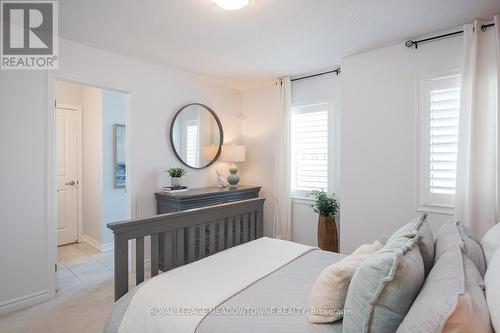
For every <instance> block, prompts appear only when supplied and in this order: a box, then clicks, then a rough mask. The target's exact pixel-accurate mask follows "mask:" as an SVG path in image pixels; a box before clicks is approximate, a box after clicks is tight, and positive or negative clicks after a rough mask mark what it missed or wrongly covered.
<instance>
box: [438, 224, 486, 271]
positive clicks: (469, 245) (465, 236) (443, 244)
mask: <svg viewBox="0 0 500 333" xmlns="http://www.w3.org/2000/svg"><path fill="white" fill-rule="evenodd" d="M456 246H458V247H460V249H461V250H462V252H463V253H464V254H465V255H466V256H467V257H469V259H470V260H472V262H473V263H474V264H475V265H476V266H477V269H478V270H479V272H480V273H481V276H484V273H485V272H486V261H485V260H484V253H483V248H482V247H481V244H479V242H478V241H477V240H476V239H475V238H474V237H473V236H472V232H471V231H470V230H469V228H467V227H466V226H464V225H463V224H462V223H461V222H456V223H448V224H445V225H443V226H442V227H441V229H439V232H438V236H437V237H436V243H435V251H434V252H435V256H434V257H435V258H434V262H436V261H437V260H438V259H439V257H440V256H441V255H442V254H443V253H445V252H446V251H447V250H449V249H454V248H455V247H456Z"/></svg>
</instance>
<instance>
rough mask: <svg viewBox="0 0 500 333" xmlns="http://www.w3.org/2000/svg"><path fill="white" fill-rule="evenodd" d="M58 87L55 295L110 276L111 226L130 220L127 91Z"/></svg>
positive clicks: (67, 84)
mask: <svg viewBox="0 0 500 333" xmlns="http://www.w3.org/2000/svg"><path fill="white" fill-rule="evenodd" d="M55 85H56V89H55V94H56V109H55V111H56V163H55V166H56V168H55V169H56V183H57V196H56V198H57V211H56V213H57V217H56V218H57V245H58V261H57V283H56V290H57V293H61V292H66V291H69V290H73V289H75V288H80V287H84V286H86V285H88V284H89V283H96V282H100V281H102V280H104V279H107V278H110V277H112V275H113V233H112V232H111V230H109V229H107V227H106V225H107V224H108V223H110V222H116V221H121V220H126V219H129V218H130V198H129V194H128V191H127V184H128V181H129V179H128V174H129V173H128V170H127V162H128V157H127V152H128V146H129V141H128V138H127V125H128V124H127V101H128V96H127V94H126V93H123V92H120V91H115V90H111V89H104V88H97V87H93V86H88V85H82V84H78V83H72V82H67V81H62V80H56V81H55Z"/></svg>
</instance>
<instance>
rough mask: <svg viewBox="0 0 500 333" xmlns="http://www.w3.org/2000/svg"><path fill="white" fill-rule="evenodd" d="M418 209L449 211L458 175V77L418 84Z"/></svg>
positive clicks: (429, 79)
mask: <svg viewBox="0 0 500 333" xmlns="http://www.w3.org/2000/svg"><path fill="white" fill-rule="evenodd" d="M421 88H422V89H421V110H420V118H421V141H420V144H421V149H420V150H421V152H420V154H421V158H420V159H421V163H420V165H421V175H420V177H421V181H420V192H421V193H420V201H421V202H420V205H421V206H431V207H441V208H452V207H453V202H454V196H455V187H456V175H457V151H458V130H459V114H460V75H458V74H455V75H448V76H441V77H433V78H427V79H424V80H422V83H421Z"/></svg>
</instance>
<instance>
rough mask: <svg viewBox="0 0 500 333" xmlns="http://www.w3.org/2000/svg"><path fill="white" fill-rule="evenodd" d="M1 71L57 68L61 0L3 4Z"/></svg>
mask: <svg viewBox="0 0 500 333" xmlns="http://www.w3.org/2000/svg"><path fill="white" fill-rule="evenodd" d="M0 3H1V18H2V26H1V28H2V32H1V43H0V44H1V54H0V68H1V69H57V68H58V61H57V60H58V39H57V28H58V25H57V19H58V17H57V5H58V4H57V1H1V2H0Z"/></svg>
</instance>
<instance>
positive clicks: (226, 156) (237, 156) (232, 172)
mask: <svg viewBox="0 0 500 333" xmlns="http://www.w3.org/2000/svg"><path fill="white" fill-rule="evenodd" d="M245 155H246V148H245V146H243V145H223V146H222V153H221V160H222V161H225V162H231V163H232V164H231V166H230V167H229V176H227V182H228V183H229V185H231V187H237V186H238V183H239V182H240V177H238V175H237V173H238V168H237V167H236V162H245Z"/></svg>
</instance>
